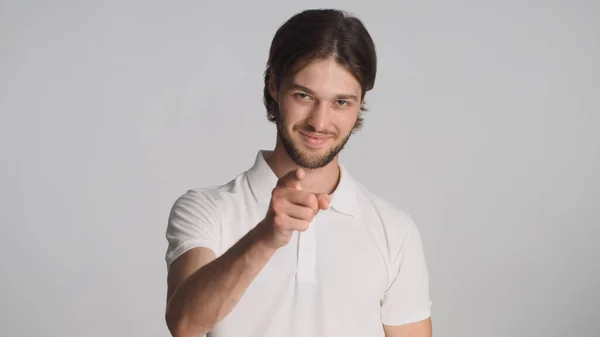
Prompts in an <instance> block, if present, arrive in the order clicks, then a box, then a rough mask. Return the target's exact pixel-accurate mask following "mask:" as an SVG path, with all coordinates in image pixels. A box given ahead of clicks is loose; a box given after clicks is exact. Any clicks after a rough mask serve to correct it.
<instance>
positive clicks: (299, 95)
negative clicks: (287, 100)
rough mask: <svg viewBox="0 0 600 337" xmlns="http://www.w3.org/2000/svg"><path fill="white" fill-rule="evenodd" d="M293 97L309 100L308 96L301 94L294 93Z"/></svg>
mask: <svg viewBox="0 0 600 337" xmlns="http://www.w3.org/2000/svg"><path fill="white" fill-rule="evenodd" d="M294 96H296V97H297V98H299V99H302V100H304V99H307V98H309V96H308V95H307V94H305V93H303V92H298V93H295V94H294Z"/></svg>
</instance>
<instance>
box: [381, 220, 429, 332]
mask: <svg viewBox="0 0 600 337" xmlns="http://www.w3.org/2000/svg"><path fill="white" fill-rule="evenodd" d="M393 264H394V268H393V275H392V277H393V278H392V282H391V285H390V286H389V288H388V289H387V291H386V292H385V294H384V297H383V300H382V304H381V320H382V323H383V324H385V325H404V324H408V323H414V322H418V321H422V320H424V319H427V318H429V317H430V316H431V300H430V297H429V273H428V270H427V263H426V261H425V254H424V250H423V245H422V242H421V236H420V233H419V231H418V229H417V227H416V226H415V225H414V223H413V222H412V220H410V227H409V229H408V232H407V235H406V239H405V240H404V244H403V245H402V247H401V250H400V252H399V253H398V256H397V257H396V259H395V261H394V263H393Z"/></svg>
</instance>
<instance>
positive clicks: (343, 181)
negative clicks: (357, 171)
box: [247, 150, 358, 215]
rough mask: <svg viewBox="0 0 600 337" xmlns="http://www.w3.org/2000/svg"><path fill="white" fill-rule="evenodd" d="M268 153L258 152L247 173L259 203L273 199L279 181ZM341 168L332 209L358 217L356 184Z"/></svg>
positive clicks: (341, 166) (264, 151) (332, 199)
mask: <svg viewBox="0 0 600 337" xmlns="http://www.w3.org/2000/svg"><path fill="white" fill-rule="evenodd" d="M268 153H270V152H269V151H266V150H260V151H258V154H257V155H256V159H255V160H254V165H253V166H252V167H251V168H250V169H249V170H248V171H247V177H248V181H249V184H250V190H251V191H252V194H253V195H254V197H255V198H256V200H257V201H259V202H261V201H269V200H270V199H271V192H272V191H273V188H275V186H276V185H277V180H278V178H277V176H276V175H275V173H274V172H273V170H271V167H270V166H269V164H267V161H266V160H265V155H266V154H268ZM339 167H340V181H339V183H338V186H337V187H336V189H335V191H334V192H333V194H332V195H331V208H332V209H334V210H335V211H337V212H340V213H343V214H347V215H356V212H357V210H358V199H357V194H356V192H357V187H356V183H355V182H354V180H353V179H352V177H351V176H350V174H349V173H348V171H347V170H346V168H345V167H344V166H343V165H342V164H339Z"/></svg>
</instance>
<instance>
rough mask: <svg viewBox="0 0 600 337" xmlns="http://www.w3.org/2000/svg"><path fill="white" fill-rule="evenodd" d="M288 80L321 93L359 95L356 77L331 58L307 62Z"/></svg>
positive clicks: (358, 84)
mask: <svg viewBox="0 0 600 337" xmlns="http://www.w3.org/2000/svg"><path fill="white" fill-rule="evenodd" d="M290 82H292V83H294V84H298V85H301V86H304V87H307V88H309V89H311V90H312V91H314V92H316V93H319V94H322V95H333V94H335V95H338V94H348V95H356V96H357V97H360V91H361V86H360V83H359V82H358V80H357V79H356V77H354V75H352V73H351V72H350V71H348V69H347V68H346V67H344V66H342V65H340V64H339V63H338V62H337V61H335V60H334V59H333V58H329V59H318V60H313V61H311V62H309V63H307V64H306V65H304V66H303V67H302V68H301V69H300V70H299V71H297V72H296V73H295V74H294V75H293V76H292V78H290ZM292 83H290V84H292Z"/></svg>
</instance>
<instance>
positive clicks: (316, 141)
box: [300, 132, 332, 146]
mask: <svg viewBox="0 0 600 337" xmlns="http://www.w3.org/2000/svg"><path fill="white" fill-rule="evenodd" d="M300 135H302V138H303V139H304V142H305V143H306V144H308V145H309V146H320V145H323V144H324V143H325V142H327V141H328V140H329V139H331V138H332V137H328V136H321V135H319V136H317V135H310V134H306V133H304V132H300Z"/></svg>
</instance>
